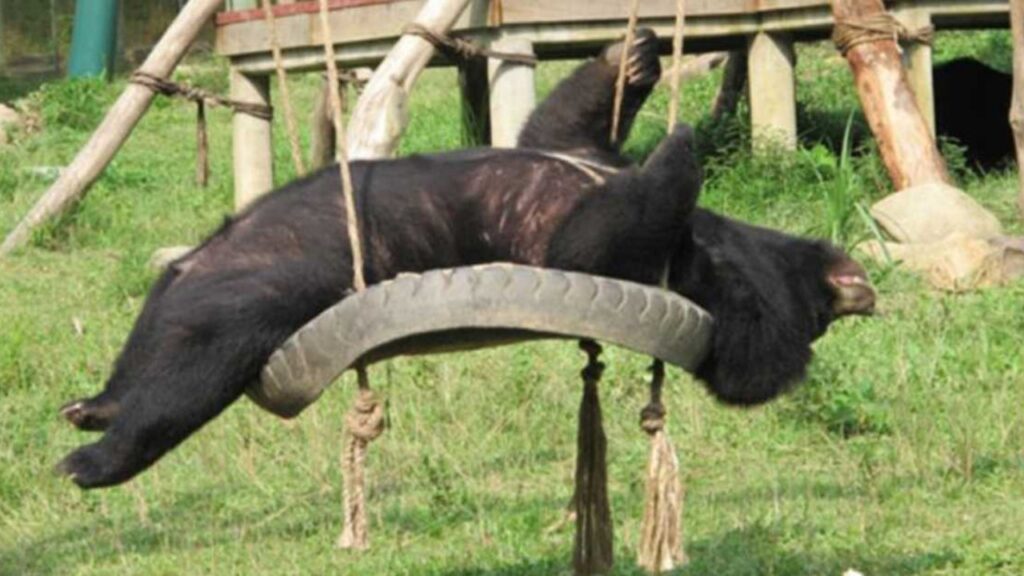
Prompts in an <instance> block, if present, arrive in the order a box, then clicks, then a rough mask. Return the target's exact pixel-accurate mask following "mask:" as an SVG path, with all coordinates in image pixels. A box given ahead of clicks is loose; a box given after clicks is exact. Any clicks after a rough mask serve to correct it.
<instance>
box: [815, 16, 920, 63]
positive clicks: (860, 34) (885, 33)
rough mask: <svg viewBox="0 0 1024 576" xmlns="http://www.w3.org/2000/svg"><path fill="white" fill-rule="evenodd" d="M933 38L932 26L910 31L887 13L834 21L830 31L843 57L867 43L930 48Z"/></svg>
mask: <svg viewBox="0 0 1024 576" xmlns="http://www.w3.org/2000/svg"><path fill="white" fill-rule="evenodd" d="M934 37H935V27H934V26H931V25H928V26H923V27H921V28H918V29H916V30H911V29H910V28H907V27H906V26H904V25H903V23H902V22H900V21H899V20H897V19H896V17H895V16H893V15H892V14H890V13H888V12H882V13H880V14H872V15H870V16H864V17H847V18H843V19H841V20H836V23H835V26H834V27H833V29H832V42H833V43H835V45H836V48H838V49H839V51H840V52H841V53H842V54H843V55H844V56H845V55H846V53H847V52H849V51H850V49H851V48H853V47H854V46H859V45H861V44H867V43H869V42H880V41H886V40H891V41H893V42H898V41H900V40H903V41H904V42H915V43H918V44H926V45H928V46H931V44H932V40H933V39H934Z"/></svg>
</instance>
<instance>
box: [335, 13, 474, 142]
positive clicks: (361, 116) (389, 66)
mask: <svg viewBox="0 0 1024 576" xmlns="http://www.w3.org/2000/svg"><path fill="white" fill-rule="evenodd" d="M469 3H470V0H427V2H426V3H425V4H424V5H423V8H422V9H421V10H420V13H419V14H418V15H417V16H416V19H415V20H414V21H415V22H416V23H417V24H419V25H421V26H424V27H426V28H429V29H430V30H433V31H434V32H441V33H447V32H448V30H450V29H451V27H452V25H453V24H455V21H456V20H457V19H458V18H459V15H460V14H462V12H463V11H464V10H465V9H466V6H467V5H469ZM433 56H434V46H433V45H432V44H430V42H427V41H426V40H424V39H423V38H421V37H419V36H415V35H411V34H405V35H403V36H402V37H401V38H400V39H399V40H398V43H396V44H395V47H394V48H392V49H391V52H389V53H388V56H387V58H385V59H384V61H383V62H381V64H380V66H378V67H377V70H376V71H375V72H374V74H373V78H371V79H370V82H369V84H367V85H366V89H365V90H364V91H363V94H362V96H360V98H359V101H358V102H357V103H356V107H355V110H354V111H353V113H352V120H351V121H350V122H349V127H348V134H347V135H346V140H347V142H348V152H349V159H351V160H357V159H368V158H387V157H390V156H392V155H394V153H395V149H396V148H397V147H398V141H399V139H401V137H402V133H403V132H404V131H405V127H406V126H408V124H409V118H408V109H407V105H408V95H409V92H410V91H411V90H412V87H413V85H414V84H415V83H416V79H417V78H419V75H420V73H421V72H423V69H424V68H426V66H427V63H429V62H430V59H431V58H432V57H433Z"/></svg>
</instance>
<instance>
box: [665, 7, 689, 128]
mask: <svg viewBox="0 0 1024 576" xmlns="http://www.w3.org/2000/svg"><path fill="white" fill-rule="evenodd" d="M685 24H686V0H676V25H675V28H674V29H673V31H672V75H671V76H670V77H669V82H670V84H669V85H670V87H671V90H672V97H671V100H669V101H668V130H669V132H671V131H672V129H673V128H674V127H675V125H676V121H677V120H678V119H679V80H680V78H681V77H682V75H683V27H684V26H685Z"/></svg>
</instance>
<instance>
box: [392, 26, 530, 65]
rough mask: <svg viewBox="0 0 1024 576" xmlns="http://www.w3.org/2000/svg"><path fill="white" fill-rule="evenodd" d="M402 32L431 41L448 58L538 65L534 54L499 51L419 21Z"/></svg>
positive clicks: (458, 60) (459, 60)
mask: <svg viewBox="0 0 1024 576" xmlns="http://www.w3.org/2000/svg"><path fill="white" fill-rule="evenodd" d="M402 34H410V35H412V36H419V37H420V38H423V39H424V40H426V41H427V42H430V44H432V45H433V46H434V48H436V49H437V51H438V52H440V53H442V54H444V55H445V56H446V57H447V58H448V59H450V60H454V61H457V62H461V61H465V60H472V59H474V58H493V59H495V60H502V61H504V62H514V63H516V64H523V65H524V66H536V65H537V57H536V56H534V55H532V54H514V53H511V52H498V51H495V50H491V49H489V48H484V47H483V46H480V45H478V44H476V43H474V42H470V41H469V40H463V39H462V38H457V37H454V36H448V35H446V34H439V33H437V32H434V31H433V30H431V29H430V28H427V27H426V26H423V25H422V24H419V23H417V22H411V23H409V24H407V25H406V26H405V28H403V29H402Z"/></svg>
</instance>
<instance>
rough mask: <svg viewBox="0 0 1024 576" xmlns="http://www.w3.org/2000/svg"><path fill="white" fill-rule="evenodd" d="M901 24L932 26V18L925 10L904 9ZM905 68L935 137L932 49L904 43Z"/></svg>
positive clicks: (918, 107) (915, 27)
mask: <svg viewBox="0 0 1024 576" xmlns="http://www.w3.org/2000/svg"><path fill="white" fill-rule="evenodd" d="M897 15H898V17H899V19H900V22H902V23H903V25H904V26H906V27H907V28H908V29H910V30H918V29H921V28H924V27H926V26H931V24H932V17H931V14H929V13H928V11H927V10H926V9H923V8H915V7H911V8H904V9H901V10H900V11H899V13H898V14H897ZM902 48H903V66H904V67H905V68H906V69H907V81H908V82H910V88H911V90H913V91H914V100H915V101H917V109H918V110H920V111H921V116H922V117H924V121H925V122H926V123H927V124H928V129H929V130H931V133H932V137H935V90H934V88H933V85H932V47H931V46H929V45H928V44H921V43H918V42H905V43H902Z"/></svg>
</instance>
